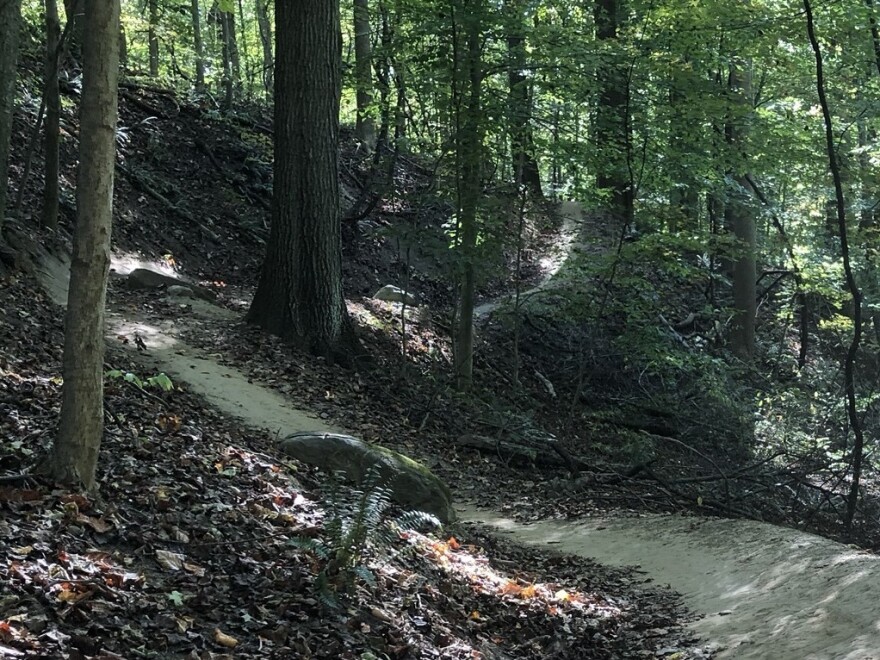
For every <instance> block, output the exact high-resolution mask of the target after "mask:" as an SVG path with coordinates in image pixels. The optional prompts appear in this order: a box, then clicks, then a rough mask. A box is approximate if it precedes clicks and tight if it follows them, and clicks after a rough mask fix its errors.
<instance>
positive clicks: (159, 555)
mask: <svg viewBox="0 0 880 660" xmlns="http://www.w3.org/2000/svg"><path fill="white" fill-rule="evenodd" d="M156 561H157V562H159V564H160V565H161V566H163V567H164V568H167V569H168V570H169V571H179V570H180V569H181V568H183V563H184V557H183V555H181V554H179V553H177V552H169V551H168V550H156Z"/></svg>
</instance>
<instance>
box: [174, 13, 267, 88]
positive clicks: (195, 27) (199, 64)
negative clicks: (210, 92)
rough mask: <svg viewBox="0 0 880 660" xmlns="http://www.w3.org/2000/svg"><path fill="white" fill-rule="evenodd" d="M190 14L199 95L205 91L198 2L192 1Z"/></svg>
mask: <svg viewBox="0 0 880 660" xmlns="http://www.w3.org/2000/svg"><path fill="white" fill-rule="evenodd" d="M258 2H259V0H258ZM190 14H191V16H192V31H193V48H194V49H195V51H196V91H197V92H198V93H200V94H201V93H202V92H204V91H205V42H204V41H203V40H202V15H201V10H200V9H199V0H192V2H191V4H190Z"/></svg>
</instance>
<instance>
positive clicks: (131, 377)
mask: <svg viewBox="0 0 880 660" xmlns="http://www.w3.org/2000/svg"><path fill="white" fill-rule="evenodd" d="M104 377H105V378H107V379H108V380H124V381H125V382H126V383H131V384H132V385H135V386H137V387H138V388H139V389H145V388H148V387H157V388H159V389H160V390H162V391H163V392H170V391H171V390H173V389H174V383H173V382H172V381H171V379H170V378H169V377H168V376H167V375H165V374H164V373H158V374H156V375H155V376H150V377H149V378H146V379H142V378H140V377H139V376H138V375H137V374H134V373H132V372H130V371H120V370H119V369H111V370H110V371H108V372H107V373H105V374H104Z"/></svg>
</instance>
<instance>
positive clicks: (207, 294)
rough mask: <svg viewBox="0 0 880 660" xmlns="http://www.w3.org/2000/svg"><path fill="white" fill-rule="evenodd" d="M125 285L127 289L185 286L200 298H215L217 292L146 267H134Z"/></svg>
mask: <svg viewBox="0 0 880 660" xmlns="http://www.w3.org/2000/svg"><path fill="white" fill-rule="evenodd" d="M125 281H126V285H127V286H128V288H129V289H161V288H162V287H165V288H169V289H170V288H171V287H186V288H187V289H189V290H190V291H192V293H193V295H195V296H196V297H198V298H201V299H202V300H216V299H217V294H216V293H214V292H213V291H211V290H210V289H206V288H205V287H203V286H199V285H198V284H190V283H189V282H184V281H183V280H180V279H177V278H176V277H171V276H170V275H165V274H163V273H157V272H156V271H155V270H150V269H148V268H135V269H134V270H133V271H131V272H130V273H129V274H128V277H126V280H125Z"/></svg>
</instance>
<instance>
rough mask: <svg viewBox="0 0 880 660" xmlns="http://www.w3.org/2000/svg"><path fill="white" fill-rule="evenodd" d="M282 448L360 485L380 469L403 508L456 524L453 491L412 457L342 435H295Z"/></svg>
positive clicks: (380, 475) (289, 437) (395, 498)
mask: <svg viewBox="0 0 880 660" xmlns="http://www.w3.org/2000/svg"><path fill="white" fill-rule="evenodd" d="M280 447H281V451H283V452H284V453H285V454H287V455H288V456H291V457H293V458H295V459H297V460H300V461H302V462H303V463H307V464H309V465H314V466H315V467H318V468H320V469H322V470H325V471H327V472H343V473H344V474H345V475H346V476H347V477H348V478H349V479H351V480H352V481H354V482H355V483H358V484H359V483H361V482H362V481H363V480H364V478H365V477H366V476H367V474H368V473H369V471H370V470H371V469H377V470H378V473H379V477H380V479H381V480H382V482H383V484H384V485H385V486H386V487H387V488H388V489H389V491H390V493H391V498H392V499H393V500H394V501H395V502H396V503H397V504H399V505H400V506H402V507H404V508H407V509H412V510H414V511H425V512H426V513H431V514H433V515H435V516H437V518H439V519H440V521H441V522H444V523H448V522H452V521H453V520H455V511H454V510H453V508H452V493H451V492H450V490H449V488H448V487H447V486H446V484H445V483H443V482H442V481H441V480H440V479H439V478H438V477H437V476H436V475H434V473H433V472H431V471H430V470H429V469H428V468H427V467H425V466H424V465H422V464H421V463H419V462H418V461H415V460H413V459H412V458H410V457H409V456H406V455H404V454H401V453H399V452H396V451H392V450H391V449H387V448H386V447H380V446H379V445H374V444H370V443H368V442H364V441H363V440H359V439H358V438H355V437H353V436H350V435H343V434H340V433H314V432H304V433H294V434H292V435H288V436H287V437H285V438H284V439H282V440H281V443H280Z"/></svg>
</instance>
